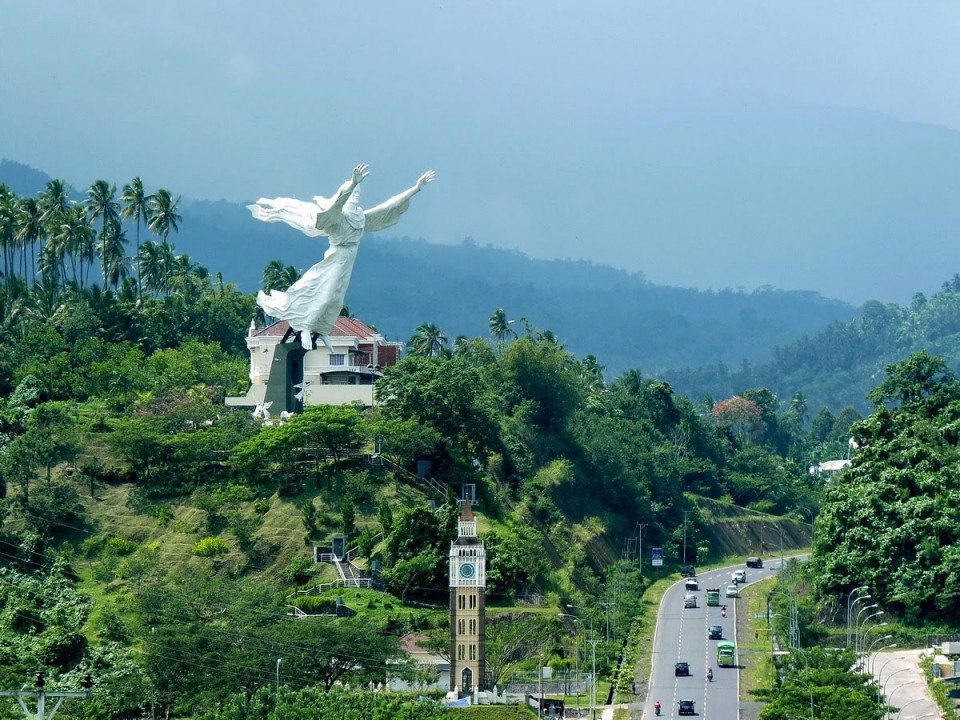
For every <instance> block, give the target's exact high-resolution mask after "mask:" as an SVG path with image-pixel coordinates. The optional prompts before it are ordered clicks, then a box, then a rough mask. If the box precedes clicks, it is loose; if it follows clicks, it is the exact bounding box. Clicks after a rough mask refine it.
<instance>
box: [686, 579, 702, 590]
mask: <svg viewBox="0 0 960 720" xmlns="http://www.w3.org/2000/svg"><path fill="white" fill-rule="evenodd" d="M684 585H685V587H686V588H687V590H699V589H700V583H698V582H697V579H696V578H695V577H692V578H687V582H685V583H684Z"/></svg>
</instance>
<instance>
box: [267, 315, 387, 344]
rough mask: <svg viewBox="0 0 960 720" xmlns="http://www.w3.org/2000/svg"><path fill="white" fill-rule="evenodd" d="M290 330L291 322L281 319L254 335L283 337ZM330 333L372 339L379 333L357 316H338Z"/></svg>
mask: <svg viewBox="0 0 960 720" xmlns="http://www.w3.org/2000/svg"><path fill="white" fill-rule="evenodd" d="M288 330H290V323H289V322H287V321H286V320H280V321H278V322H275V323H274V324H273V325H267V326H266V327H263V328H260V329H259V330H256V331H254V333H253V336H254V337H263V336H266V337H283V336H284V335H286V334H287V331H288ZM330 334H331V335H339V336H343V337H355V338H361V339H366V340H372V339H373V337H374V336H375V335H376V334H377V331H376V330H374V329H373V328H372V327H370V326H369V325H367V324H366V323H363V322H361V321H359V320H357V319H356V318H348V317H338V318H337V322H336V323H334V326H333V330H331V331H330Z"/></svg>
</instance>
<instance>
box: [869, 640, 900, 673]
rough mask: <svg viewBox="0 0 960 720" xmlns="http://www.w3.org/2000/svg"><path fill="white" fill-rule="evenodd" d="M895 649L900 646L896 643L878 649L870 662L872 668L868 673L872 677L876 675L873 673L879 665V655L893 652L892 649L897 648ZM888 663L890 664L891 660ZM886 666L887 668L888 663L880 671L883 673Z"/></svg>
mask: <svg viewBox="0 0 960 720" xmlns="http://www.w3.org/2000/svg"><path fill="white" fill-rule="evenodd" d="M895 647H899V646H898V645H897V644H896V643H890V644H889V645H884V646H883V647H882V648H877V651H876V652H875V653H874V654H873V659H871V660H870V668H869V670H868V672H869V673H870V674H871V675H873V674H874V673H873V668H874V666H875V665H876V664H877V655H879V654H880V653H882V652H883V651H884V650H892V649H893V648H895ZM891 659H892V658H891ZM887 662H890V660H887ZM886 666H887V663H886V662H885V663H884V664H883V665H881V666H880V670H881V671H882V670H883V668H885V667H886Z"/></svg>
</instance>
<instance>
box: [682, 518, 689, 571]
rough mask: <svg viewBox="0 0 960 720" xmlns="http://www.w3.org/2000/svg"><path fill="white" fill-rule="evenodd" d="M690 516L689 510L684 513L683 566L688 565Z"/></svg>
mask: <svg viewBox="0 0 960 720" xmlns="http://www.w3.org/2000/svg"><path fill="white" fill-rule="evenodd" d="M689 514H690V511H689V510H684V511H683V564H684V565H686V564H687V515H689Z"/></svg>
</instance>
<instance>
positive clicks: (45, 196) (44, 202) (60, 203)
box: [40, 180, 70, 234]
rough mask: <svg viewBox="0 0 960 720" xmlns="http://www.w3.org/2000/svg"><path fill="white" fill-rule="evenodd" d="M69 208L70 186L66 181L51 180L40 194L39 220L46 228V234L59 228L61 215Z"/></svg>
mask: <svg viewBox="0 0 960 720" xmlns="http://www.w3.org/2000/svg"><path fill="white" fill-rule="evenodd" d="M68 207H70V186H69V185H67V182H66V180H51V181H50V182H48V183H47V184H46V187H44V188H43V190H42V191H41V193H40V209H41V211H42V214H41V215H40V219H41V221H42V222H43V224H44V226H46V228H47V233H48V234H52V231H53V230H55V229H56V228H58V227H59V226H60V223H61V221H62V219H63V215H64V214H65V213H66V212H67V208H68Z"/></svg>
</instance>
